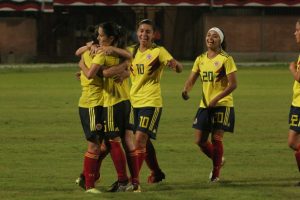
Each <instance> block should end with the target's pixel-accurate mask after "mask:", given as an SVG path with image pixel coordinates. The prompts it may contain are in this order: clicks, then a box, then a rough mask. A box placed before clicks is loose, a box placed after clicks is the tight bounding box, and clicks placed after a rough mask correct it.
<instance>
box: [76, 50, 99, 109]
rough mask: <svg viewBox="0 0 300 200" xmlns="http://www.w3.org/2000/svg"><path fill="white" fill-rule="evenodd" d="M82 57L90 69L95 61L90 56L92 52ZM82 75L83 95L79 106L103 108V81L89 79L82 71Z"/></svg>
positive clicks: (85, 53) (96, 78) (86, 52)
mask: <svg viewBox="0 0 300 200" xmlns="http://www.w3.org/2000/svg"><path fill="white" fill-rule="evenodd" d="M81 57H82V59H83V60H84V64H85V65H86V66H87V68H90V67H91V65H92V59H93V58H92V57H91V55H90V51H85V52H84V53H83V54H82V55H81ZM80 73H81V75H80V83H81V86H82V93H81V97H80V99H79V103H78V106H79V107H82V108H91V107H95V106H103V103H104V102H103V79H102V78H101V77H98V76H96V77H95V78H93V79H87V77H86V76H85V75H84V73H83V72H82V71H81V72H80Z"/></svg>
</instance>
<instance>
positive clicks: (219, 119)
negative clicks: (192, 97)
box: [193, 106, 235, 133]
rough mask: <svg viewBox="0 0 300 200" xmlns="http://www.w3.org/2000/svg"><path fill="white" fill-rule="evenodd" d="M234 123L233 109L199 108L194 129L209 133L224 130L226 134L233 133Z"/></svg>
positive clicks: (221, 107)
mask: <svg viewBox="0 0 300 200" xmlns="http://www.w3.org/2000/svg"><path fill="white" fill-rule="evenodd" d="M234 121H235V118H234V108H233V107H226V106H218V107H214V108H199V109H198V111H197V114H196V116H195V120H194V123H193V128H195V129H198V130H201V131H208V132H212V131H214V130H224V131H225V132H232V133H233V129H234Z"/></svg>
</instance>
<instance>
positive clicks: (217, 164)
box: [182, 27, 237, 182]
mask: <svg viewBox="0 0 300 200" xmlns="http://www.w3.org/2000/svg"><path fill="white" fill-rule="evenodd" d="M206 46H207V52H205V53H203V54H201V55H200V56H198V57H197V58H196V60H195V63H194V66H193V68H192V72H191V74H190V75H189V77H188V79H187V81H186V82H185V85H184V89H183V91H182V97H183V98H184V99H185V100H187V99H188V98H189V96H188V92H190V91H191V89H192V87H193V86H194V84H195V82H196V80H197V79H198V77H199V76H200V78H201V82H202V100H201V101H200V107H199V109H198V111H197V114H196V117H195V120H194V123H193V128H195V138H196V141H195V142H196V144H197V145H198V146H199V147H200V149H201V150H202V151H203V153H204V154H206V155H207V156H208V157H209V158H210V159H212V161H213V170H212V173H211V175H210V181H211V182H217V181H219V176H220V169H221V166H222V164H223V162H224V160H223V143H222V140H223V135H224V132H225V131H228V132H233V128H234V109H233V98H232V92H233V90H234V89H236V87H237V81H236V71H237V68H236V65H235V63H234V61H233V58H232V57H231V56H229V55H228V54H227V53H226V52H225V51H224V50H225V36H224V33H223V32H222V31H221V30H220V29H219V28H217V27H214V28H211V29H209V31H208V32H207V34H206ZM210 133H212V136H211V142H210V141H209V140H208V137H209V134H210ZM222 160H223V162H222Z"/></svg>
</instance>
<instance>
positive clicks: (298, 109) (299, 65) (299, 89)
mask: <svg viewBox="0 0 300 200" xmlns="http://www.w3.org/2000/svg"><path fill="white" fill-rule="evenodd" d="M294 35H295V38H296V43H297V44H298V45H299V46H300V19H299V20H298V21H297V23H296V30H295V33H294ZM299 69H300V56H299V57H298V62H292V63H290V71H291V73H292V75H293V78H294V79H295V82H294V87H293V101H292V106H291V108H290V114H289V124H290V130H289V133H288V145H289V147H290V148H291V149H293V150H294V151H295V158H296V161H297V165H298V169H299V171H300V70H299ZM298 185H299V186H300V182H299V183H298Z"/></svg>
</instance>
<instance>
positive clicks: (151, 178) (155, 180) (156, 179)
mask: <svg viewBox="0 0 300 200" xmlns="http://www.w3.org/2000/svg"><path fill="white" fill-rule="evenodd" d="M165 178H166V175H165V173H163V172H162V171H160V172H159V173H157V174H154V173H151V174H150V176H148V183H149V184H152V183H158V182H161V181H162V180H163V179H165Z"/></svg>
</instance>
